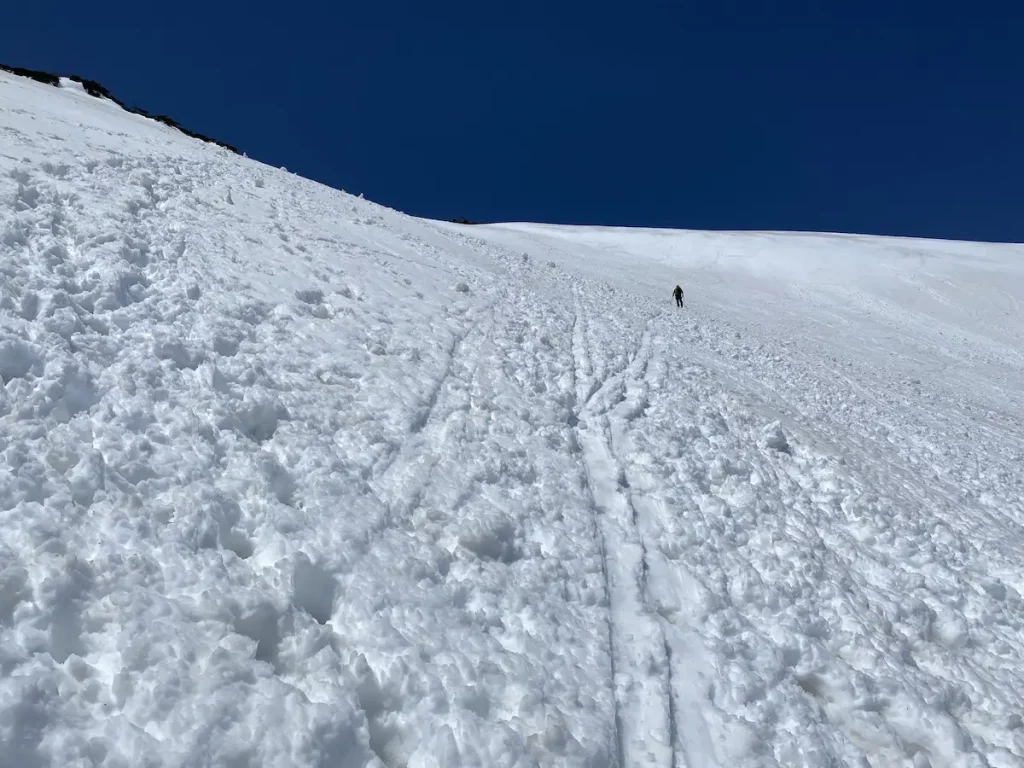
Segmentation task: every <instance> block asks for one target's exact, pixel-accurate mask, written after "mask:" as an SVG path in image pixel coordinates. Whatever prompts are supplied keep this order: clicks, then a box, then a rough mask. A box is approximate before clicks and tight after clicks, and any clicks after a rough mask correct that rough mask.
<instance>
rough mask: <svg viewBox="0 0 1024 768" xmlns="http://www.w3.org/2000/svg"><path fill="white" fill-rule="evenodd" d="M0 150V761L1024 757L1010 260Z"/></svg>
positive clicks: (988, 252)
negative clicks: (439, 213)
mask: <svg viewBox="0 0 1024 768" xmlns="http://www.w3.org/2000/svg"><path fill="white" fill-rule="evenodd" d="M68 85H69V86H72V85H73V84H71V83H68ZM0 137H2V140H0V377H2V387H0V766H5V767H6V766H12V767H14V766H18V767H24V768H33V767H35V766H51V765H52V766H58V765H59V766H93V765H105V766H125V767H126V768H128V767H131V768H136V767H137V766H231V767H232V768H240V767H241V766H281V767H282V768H283V767H285V766H289V767H291V766H344V767H345V768H354V767H355V766H363V765H374V766H389V767H392V768H394V767H397V766H408V768H423V767H425V766H488V767H490V766H534V765H537V766H591V767H592V768H597V767H598V766H617V765H618V766H628V767H629V768H633V767H634V766H652V767H654V766H663V767H664V768H680V767H682V766H689V767H691V768H698V767H699V766H723V767H725V768H732V767H733V766H774V765H780V766H794V765H806V766H826V765H863V766H902V765H907V766H927V765H930V766H936V767H938V766H997V767H1002V768H1007V767H1009V766H1021V765H1024V721H1022V714H1024V602H1022V598H1021V594H1022V593H1024V532H1022V525H1024V503H1022V497H1024V478H1022V469H1021V462H1022V454H1024V425H1022V414H1024V340H1022V333H1024V320H1022V318H1021V312H1020V306H1019V304H1018V302H1019V301H1021V299H1022V297H1024V248H1022V247H1020V246H1008V245H1007V246H1004V245H982V244H969V243H948V242H930V241H914V240H900V239H891V238H889V239H886V238H871V237H855V236H843V235H817V234H784V233H707V232H669V231H633V230H622V229H601V228H571V227H551V226H538V225H529V224H515V225H513V224H510V225H503V226H478V227H465V226H458V225H454V224H446V223H441V222H432V221H424V220H420V219H415V218H411V217H409V216H405V215H402V214H400V213H397V212H395V211H391V210H388V209H385V208H383V207H380V206H378V205H375V204H372V203H370V202H368V201H364V200H362V199H359V198H355V197H353V196H350V195H347V194H345V193H342V192H339V191H336V190H332V189H328V188H326V187H323V186H320V185H317V184H315V183H312V182H309V181H307V180H304V179H301V178H298V177H296V176H294V175H292V174H289V173H287V172H285V171H283V170H277V169H272V168H268V167H266V166H263V165H261V164H259V163H257V162H254V161H251V160H248V159H245V158H242V157H238V156H236V155H234V154H232V153H230V152H228V151H226V150H224V149H220V148H218V147H215V146H211V145H208V144H204V143H202V142H199V141H195V140H192V139H189V138H187V137H185V136H183V135H182V134H181V133H179V132H177V131H174V130H172V129H171V128H168V127H166V126H164V125H161V124H160V123H157V122H154V121H151V120H147V119H145V118H143V117H140V116H137V115H132V114H128V113H126V112H124V111H123V110H121V109H120V108H119V107H118V106H117V105H116V104H113V103H111V102H108V101H104V100H101V99H96V98H93V97H91V96H89V95H87V94H86V93H84V92H82V91H81V90H77V89H75V88H74V87H68V88H64V89H57V88H50V87H47V86H44V85H40V84H38V83H35V82H32V81H30V80H25V79H22V78H18V77H14V76H11V75H6V74H0ZM676 283H680V284H681V285H682V287H683V288H684V290H685V292H686V306H685V307H684V308H683V309H677V308H676V307H675V306H674V302H673V301H672V298H671V295H670V291H671V289H672V287H673V286H674V285H675V284H676Z"/></svg>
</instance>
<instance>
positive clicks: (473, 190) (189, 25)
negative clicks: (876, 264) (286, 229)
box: [0, 0, 1024, 241]
mask: <svg viewBox="0 0 1024 768" xmlns="http://www.w3.org/2000/svg"><path fill="white" fill-rule="evenodd" d="M7 5H9V6H13V7H5V8H4V10H3V11H2V13H0V62H3V63H6V64H13V65H20V66H26V67H31V68H37V69H45V70H50V71H59V72H62V73H73V74H80V75H82V76H84V77H89V78H92V79H95V80H98V81H99V82H101V83H103V84H104V85H106V86H107V87H109V88H110V89H111V90H112V91H113V92H114V94H115V95H117V96H118V97H119V98H121V99H122V100H123V101H126V102H128V103H132V104H135V105H137V106H140V107H143V108H145V109H148V110H150V111H153V112H161V113H165V114H168V115H170V116H172V117H174V118H175V119H177V120H178V121H179V122H180V123H182V124H183V125H185V126H187V127H189V128H192V129H193V130H197V131H200V132H202V133H206V134H209V135H211V136H214V137H216V138H217V139H220V140H222V141H225V142H228V143H230V144H233V145H235V146H238V147H239V148H241V149H242V150H244V151H246V152H247V153H248V154H249V156H250V157H254V158H256V159H259V160H262V161H265V162H268V163H271V164H274V165H284V166H287V167H288V168H289V170H292V171H295V172H297V173H300V174H302V175H303V176H308V177H311V178H314V179H317V180H318V181H322V182H324V183H326V184H330V185H331V186H335V187H340V188H342V189H345V190H348V191H350V192H356V193H359V192H362V193H364V194H365V196H366V197H367V198H369V199H372V200H375V201H377V202H381V203H384V204H385V205H388V206H391V207H394V208H398V209H400V210H403V211H406V212H408V213H412V214H417V215H423V216H430V217H435V218H446V219H447V218H455V217H467V218H469V219H472V220H476V221H510V220H519V221H523V220H530V221H544V222H560V223H592V224H619V225H632V226H665V227H686V228H701V229H704V228H706V229H783V230H827V231H845V232H864V233H879V234H899V235H917V236H928V237H946V238H964V239H978V240H1012V241H1024V3H1020V2H989V3H985V2H981V3H978V2H958V3H952V2H945V1H943V0H937V1H936V2H932V3H927V4H926V3H913V4H912V3H900V2H886V3H874V2H867V3H839V2H820V1H815V2H799V1H795V0H776V1H774V2H754V1H749V2H728V0H706V1H705V2H699V3H697V2H671V0H663V1H662V2H658V3H651V2H644V1H643V0H638V1H637V2H632V3H619V2H616V3H611V2H603V1H602V0H592V2H586V3H584V2H578V1H577V0H564V1H563V2H558V1H557V0H552V2H546V3H542V2H534V1H533V0H525V1H524V2H518V3H508V2H497V3H485V2H475V3H467V2H462V1H461V0H453V1H452V2H441V3H415V2H397V1H393V0H376V1H373V0H371V1H368V2H362V3H352V2H345V1H344V0H343V1H342V2H335V3H301V2H295V3H277V4H273V5H271V4H266V5H261V4H259V3H253V4H242V3H235V4H232V3H223V2H216V1H214V0H211V1H210V2H206V3H195V2H176V3H162V4H156V5H154V4H150V3H139V2H132V3H126V2H121V1H120V0H111V1H109V2H102V3H90V4H84V3H70V2H66V0H54V2H50V3H33V2H18V3H8V4H7Z"/></svg>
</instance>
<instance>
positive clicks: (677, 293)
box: [672, 285, 683, 307]
mask: <svg viewBox="0 0 1024 768" xmlns="http://www.w3.org/2000/svg"><path fill="white" fill-rule="evenodd" d="M672 295H673V296H675V297H676V306H677V307H681V306H683V289H682V288H680V287H679V286H678V285H677V286H676V287H675V289H674V290H673V291H672Z"/></svg>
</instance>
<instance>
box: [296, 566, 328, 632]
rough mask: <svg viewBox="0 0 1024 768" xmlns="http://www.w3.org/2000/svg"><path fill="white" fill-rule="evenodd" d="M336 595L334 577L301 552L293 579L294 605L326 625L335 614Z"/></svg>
mask: <svg viewBox="0 0 1024 768" xmlns="http://www.w3.org/2000/svg"><path fill="white" fill-rule="evenodd" d="M336 593H337V583H336V582H335V580H334V577H333V576H332V575H331V574H330V573H328V572H327V571H325V570H324V569H323V568H321V567H319V566H317V565H315V564H313V563H312V562H311V561H310V559H309V558H308V557H307V556H306V554H305V553H301V552H300V553H299V556H298V559H297V560H296V562H295V570H294V572H293V577H292V604H293V605H295V607H296V608H300V609H302V610H303V611H305V612H306V613H308V614H309V615H310V616H312V617H313V618H314V619H316V621H317V622H318V623H320V624H326V623H327V622H328V621H329V620H330V618H331V614H332V613H333V612H334V598H335V596H336Z"/></svg>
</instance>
